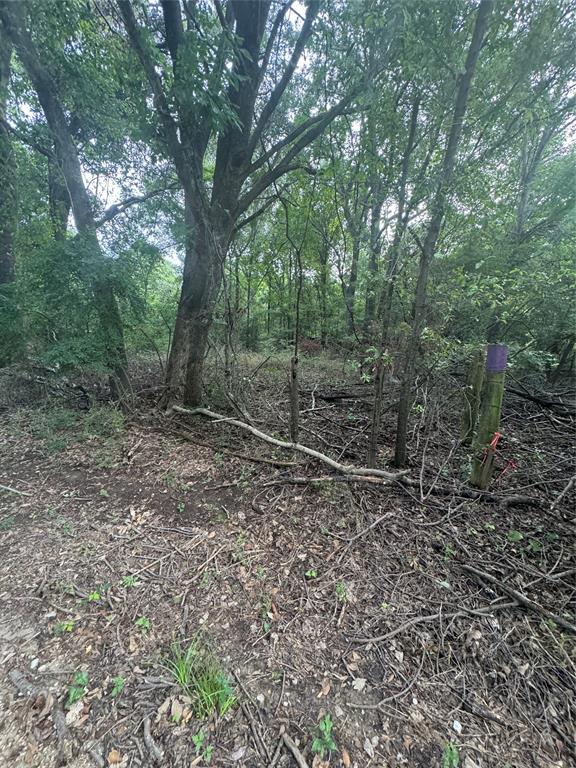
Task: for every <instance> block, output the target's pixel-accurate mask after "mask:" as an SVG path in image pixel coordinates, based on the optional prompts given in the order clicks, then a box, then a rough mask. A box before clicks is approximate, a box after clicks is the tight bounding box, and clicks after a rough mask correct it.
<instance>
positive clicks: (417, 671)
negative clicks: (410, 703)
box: [346, 653, 425, 709]
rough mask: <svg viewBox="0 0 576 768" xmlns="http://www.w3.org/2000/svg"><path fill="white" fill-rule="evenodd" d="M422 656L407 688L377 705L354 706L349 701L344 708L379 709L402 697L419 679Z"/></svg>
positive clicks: (422, 664) (422, 663)
mask: <svg viewBox="0 0 576 768" xmlns="http://www.w3.org/2000/svg"><path fill="white" fill-rule="evenodd" d="M424 656H425V654H424V653H423V654H422V658H421V659H420V664H419V665H418V669H417V670H416V674H415V675H414V677H413V678H412V680H410V682H409V683H408V685H407V686H405V688H403V689H402V690H401V691H398V693H393V694H392V695H391V696H386V698H385V699H381V701H379V702H378V704H354V703H353V702H351V701H347V702H346V706H348V707H351V708H352V709H380V707H381V706H382V704H387V703H388V702H389V701H394V700H395V699H399V698H401V697H402V696H404V695H405V694H406V693H408V691H410V690H411V688H412V687H413V686H414V683H415V682H416V680H418V678H419V677H420V672H422V667H423V666H424Z"/></svg>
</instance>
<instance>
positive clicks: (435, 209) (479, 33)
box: [394, 0, 493, 466]
mask: <svg viewBox="0 0 576 768" xmlns="http://www.w3.org/2000/svg"><path fill="white" fill-rule="evenodd" d="M492 7H493V0H481V2H480V5H479V7H478V12H477V15H476V21H475V24H474V31H473V33H472V40H471V42H470V47H469V49H468V54H467V56H466V64H465V68H464V72H463V74H462V75H461V76H460V77H459V81H458V88H457V91H456V100H455V103H454V110H453V115H452V122H451V127H450V132H449V134H448V141H447V144H446V149H445V151H444V159H443V162H442V168H441V171H440V175H439V178H438V181H437V185H436V192H435V194H434V198H433V200H432V205H431V217H430V222H429V225H428V230H427V233H426V238H425V240H424V244H423V247H422V252H421V255H420V265H419V271H418V281H417V284H416V295H415V300H414V308H413V316H412V333H411V335H410V339H409V342H408V349H407V351H406V360H405V362H404V370H403V377H402V386H401V390H400V402H399V406H398V423H397V429H396V446H395V453H394V463H395V464H396V466H404V464H405V463H406V453H407V450H406V448H407V445H406V444H407V435H408V416H409V413H410V408H411V391H412V377H413V374H414V370H415V366H416V358H417V354H418V347H419V344H420V337H421V334H422V330H423V328H424V324H425V320H426V296H427V290H428V275H429V272H430V264H431V261H432V259H433V258H434V254H435V252H436V244H437V242H438V237H439V235H440V228H441V226H442V222H443V220H444V213H445V207H446V195H447V193H448V188H449V185H450V182H451V181H452V176H453V173H454V165H455V163H456V153H457V150H458V145H459V143H460V137H461V135H462V126H463V120H464V115H465V114H466V107H467V104H468V96H469V93H470V86H471V84H472V78H473V77H474V71H475V69H476V64H477V62H478V56H479V54H480V49H481V48H482V43H483V40H484V35H485V32H486V28H487V26H488V19H489V17H490V14H491V12H492Z"/></svg>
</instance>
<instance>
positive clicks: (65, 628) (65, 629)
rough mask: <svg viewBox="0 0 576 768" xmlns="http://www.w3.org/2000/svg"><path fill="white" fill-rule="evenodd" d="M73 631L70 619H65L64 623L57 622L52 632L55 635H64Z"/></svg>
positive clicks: (72, 623)
mask: <svg viewBox="0 0 576 768" xmlns="http://www.w3.org/2000/svg"><path fill="white" fill-rule="evenodd" d="M73 631H74V622H73V621H72V619H65V620H64V621H59V622H57V624H56V626H55V627H54V632H55V633H56V634H57V635H65V634H66V633H69V632H73Z"/></svg>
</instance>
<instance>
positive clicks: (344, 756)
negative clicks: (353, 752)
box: [342, 747, 352, 768]
mask: <svg viewBox="0 0 576 768" xmlns="http://www.w3.org/2000/svg"><path fill="white" fill-rule="evenodd" d="M342 764H343V765H344V768H350V766H351V765H352V761H351V760H350V755H349V754H348V750H347V749H346V747H342Z"/></svg>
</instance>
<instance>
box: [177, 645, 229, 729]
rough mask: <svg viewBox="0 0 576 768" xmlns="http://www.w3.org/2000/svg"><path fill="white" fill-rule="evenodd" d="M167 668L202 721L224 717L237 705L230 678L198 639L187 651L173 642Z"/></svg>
mask: <svg viewBox="0 0 576 768" xmlns="http://www.w3.org/2000/svg"><path fill="white" fill-rule="evenodd" d="M165 666H166V669H167V670H168V671H169V672H170V674H171V675H172V677H173V678H174V680H175V681H176V682H177V684H178V685H179V686H180V688H181V689H182V691H183V692H184V694H185V695H186V696H189V697H190V699H191V700H192V703H193V708H194V714H195V716H196V717H197V718H198V719H199V720H206V719H207V718H209V717H210V716H211V715H212V714H214V713H217V714H219V715H220V716H221V717H223V716H224V715H225V714H226V713H227V712H228V711H229V710H230V709H231V708H232V707H233V706H234V704H235V703H236V694H235V691H234V688H233V687H232V684H231V682H230V679H229V678H228V675H227V674H226V672H225V671H224V670H223V669H222V667H221V666H220V663H219V662H218V660H217V659H216V657H215V656H214V654H213V653H212V652H211V651H210V650H209V649H208V648H207V647H206V646H205V645H204V644H202V643H201V642H200V640H199V639H195V640H193V641H192V642H191V643H190V645H188V647H187V648H183V647H182V645H181V644H180V643H176V642H174V643H172V646H171V647H170V655H169V656H168V658H167V659H166V662H165Z"/></svg>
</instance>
